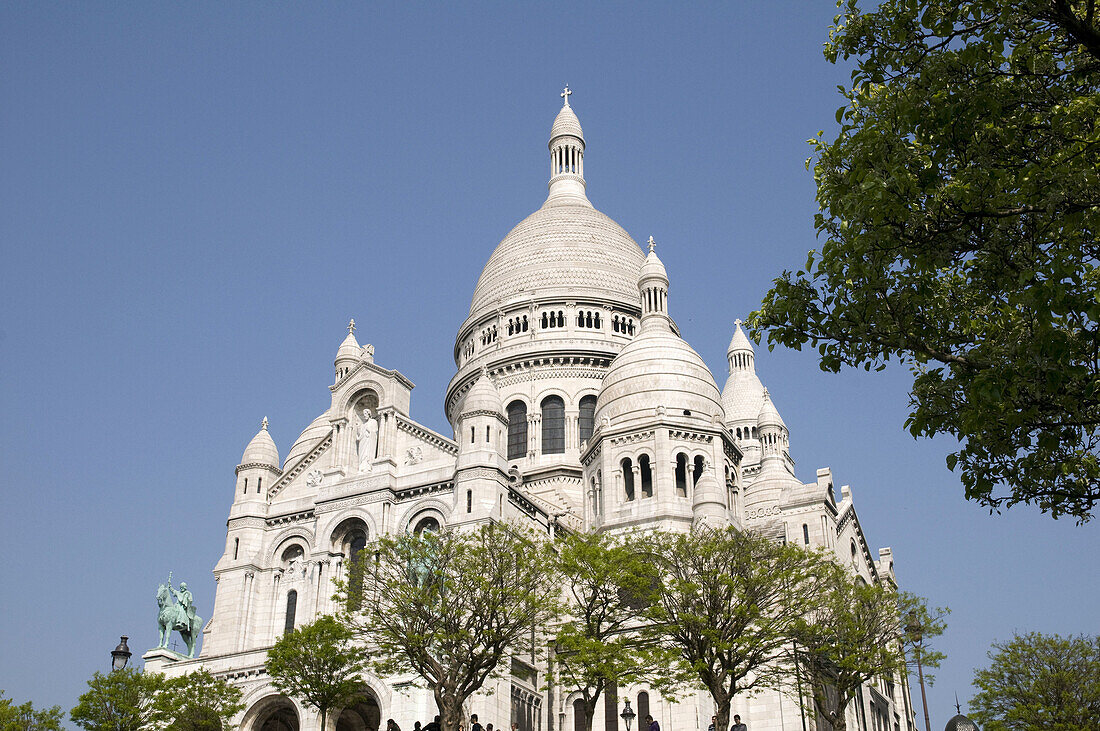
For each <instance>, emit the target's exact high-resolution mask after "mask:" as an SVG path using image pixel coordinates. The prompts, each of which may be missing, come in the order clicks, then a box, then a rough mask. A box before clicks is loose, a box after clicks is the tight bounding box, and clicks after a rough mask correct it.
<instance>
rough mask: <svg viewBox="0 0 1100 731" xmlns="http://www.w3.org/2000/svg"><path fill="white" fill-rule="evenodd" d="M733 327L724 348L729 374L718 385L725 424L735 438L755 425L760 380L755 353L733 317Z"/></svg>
mask: <svg viewBox="0 0 1100 731" xmlns="http://www.w3.org/2000/svg"><path fill="white" fill-rule="evenodd" d="M734 326H735V328H736V329H735V330H734V332H733V338H732V339H731V340H730V345H729V348H728V349H727V350H726V360H727V362H728V363H729V376H728V377H727V378H726V385H725V386H724V387H723V388H722V409H723V410H724V411H725V413H726V426H728V427H729V429H730V431H731V432H733V433H734V435H735V436H736V437H737V438H738V441H747V440H749V439H752V438H754V437H753V436H752V430H753V427H755V426H756V422H757V417H758V416H759V415H760V408H761V406H763V404H764V384H762V383H761V382H760V378H759V377H758V376H757V375H756V356H755V353H754V352H753V348H752V343H751V342H750V341H749V338H748V336H746V335H745V333H744V331H742V330H741V321H740V320H734Z"/></svg>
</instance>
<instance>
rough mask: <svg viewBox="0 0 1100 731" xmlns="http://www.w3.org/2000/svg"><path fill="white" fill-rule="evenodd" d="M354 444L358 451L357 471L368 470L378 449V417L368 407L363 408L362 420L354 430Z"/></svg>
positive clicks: (364, 471) (363, 471)
mask: <svg viewBox="0 0 1100 731" xmlns="http://www.w3.org/2000/svg"><path fill="white" fill-rule="evenodd" d="M355 445H356V450H357V451H358V453H359V472H360V473H366V472H370V471H371V463H372V462H373V461H374V456H375V452H376V451H377V450H378V419H376V418H375V417H374V413H373V412H372V411H371V410H370V409H363V417H362V421H360V422H359V428H358V429H357V430H356V432H355Z"/></svg>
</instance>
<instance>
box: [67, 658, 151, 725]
mask: <svg viewBox="0 0 1100 731" xmlns="http://www.w3.org/2000/svg"><path fill="white" fill-rule="evenodd" d="M164 685H165V680H164V676H163V675H160V674H158V673H143V672H141V671H140V670H137V669H135V668H125V669H123V670H115V671H113V672H110V673H107V674H106V675H104V674H103V673H99V672H97V673H96V674H95V675H93V676H92V678H91V680H89V681H88V690H87V691H85V692H84V694H83V695H81V696H80V698H78V699H77V704H76V707H75V708H73V710H71V711H69V718H70V719H71V720H72V722H73V723H75V724H76V725H78V726H80V727H81V728H85V729H88V731H145V730H146V729H149V728H151V727H152V726H151V724H152V722H153V719H154V718H155V709H154V700H155V698H156V695H157V693H159V692H160V691H161V689H163V688H164Z"/></svg>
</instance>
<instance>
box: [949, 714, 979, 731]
mask: <svg viewBox="0 0 1100 731" xmlns="http://www.w3.org/2000/svg"><path fill="white" fill-rule="evenodd" d="M943 731H980V729H979V728H978V724H976V723H974V722H973V721H971V720H970V719H969V718H967V717H966V716H964V715H962V714H961V713H960V714H958V715H957V716H955V717H954V718H952V719H951V720H950V721H948V722H947V725H946V726H944V729H943Z"/></svg>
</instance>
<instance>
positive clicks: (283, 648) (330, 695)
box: [266, 615, 366, 729]
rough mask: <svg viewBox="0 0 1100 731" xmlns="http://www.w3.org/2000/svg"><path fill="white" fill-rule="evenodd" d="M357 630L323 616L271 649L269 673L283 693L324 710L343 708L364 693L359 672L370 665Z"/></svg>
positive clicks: (324, 719)
mask: <svg viewBox="0 0 1100 731" xmlns="http://www.w3.org/2000/svg"><path fill="white" fill-rule="evenodd" d="M354 639H355V637H354V633H353V632H352V631H351V629H349V628H348V627H347V626H346V625H345V624H343V623H341V622H338V621H337V620H336V619H335V618H333V617H331V616H328V615H323V616H321V617H318V618H317V619H316V620H315V621H313V622H312V623H310V624H305V625H302V626H301V627H298V628H297V629H295V630H293V631H292V632H287V633H286V634H285V635H283V636H282V637H280V638H279V641H278V642H276V643H275V645H274V646H273V647H272V648H271V649H270V650H268V651H267V664H266V666H267V673H268V675H270V676H271V682H272V684H273V685H274V686H275V687H276V688H278V689H279V692H280V693H285V694H286V695H288V696H293V697H295V698H300V699H302V700H303V701H305V702H306V703H308V704H309V705H311V706H313V707H314V708H316V709H317V710H318V711H319V712H320V713H321V728H322V729H323V728H326V726H325V724H326V723H327V720H328V712H329V711H330V710H332V709H335V708H341V707H343V706H345V705H347V704H348V703H349V702H351V701H352V700H354V699H355V698H356V697H357V696H359V695H360V694H361V693H362V681H361V680H360V678H359V673H361V672H362V671H363V669H364V668H365V667H366V659H365V658H364V657H363V651H362V650H361V649H360V648H358V647H356V646H355V644H354Z"/></svg>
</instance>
